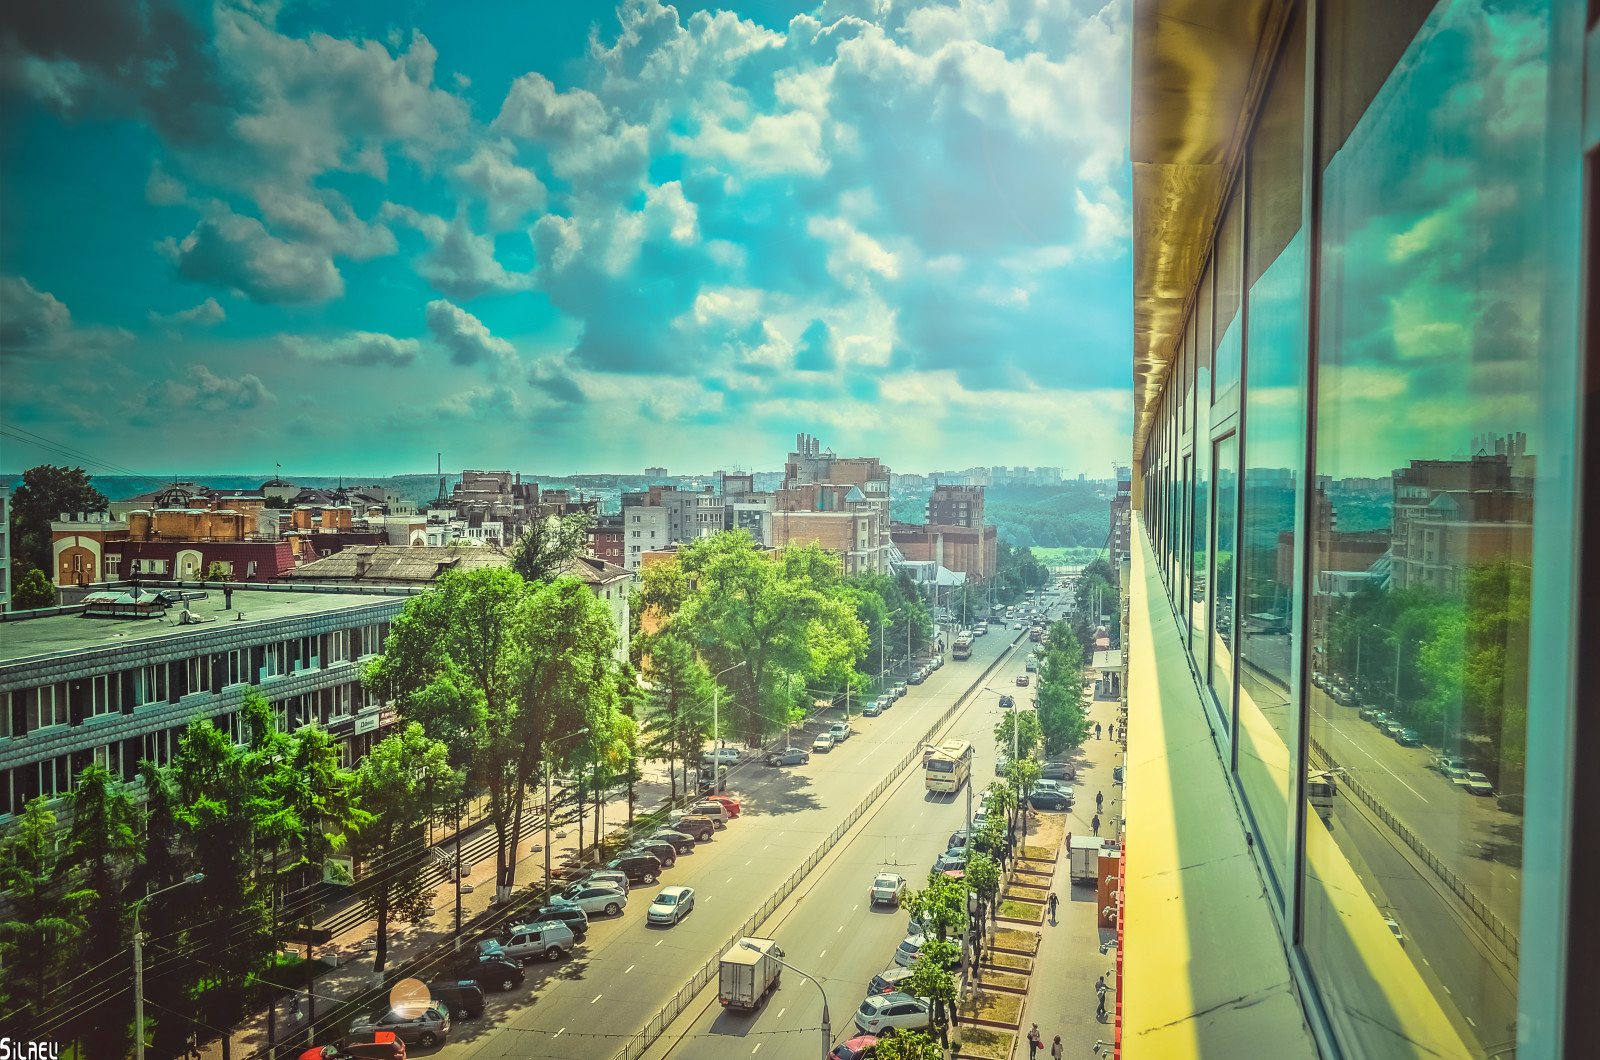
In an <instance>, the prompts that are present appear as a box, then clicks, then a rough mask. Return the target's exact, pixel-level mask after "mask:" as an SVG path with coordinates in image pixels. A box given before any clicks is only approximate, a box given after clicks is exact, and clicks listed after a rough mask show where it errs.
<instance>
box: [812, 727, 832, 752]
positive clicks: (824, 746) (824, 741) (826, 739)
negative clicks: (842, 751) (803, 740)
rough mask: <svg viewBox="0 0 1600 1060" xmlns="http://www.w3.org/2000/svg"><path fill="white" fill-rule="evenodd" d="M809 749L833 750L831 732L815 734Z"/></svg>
mask: <svg viewBox="0 0 1600 1060" xmlns="http://www.w3.org/2000/svg"><path fill="white" fill-rule="evenodd" d="M811 749H812V750H813V751H831V750H833V733H831V732H824V733H818V734H817V738H816V739H815V740H812V741H811Z"/></svg>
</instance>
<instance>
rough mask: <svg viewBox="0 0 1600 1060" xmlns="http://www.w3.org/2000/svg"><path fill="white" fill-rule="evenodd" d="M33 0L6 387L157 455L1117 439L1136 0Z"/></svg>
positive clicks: (194, 462)
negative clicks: (540, 0) (803, 440)
mask: <svg viewBox="0 0 1600 1060" xmlns="http://www.w3.org/2000/svg"><path fill="white" fill-rule="evenodd" d="M34 8H35V9H30V10H24V7H23V5H11V6H9V7H8V8H7V10H6V12H5V13H3V14H0V93H3V95H0V202H3V209H4V215H5V219H6V220H5V223H4V225H3V226H0V358H3V359H0V371H3V387H0V413H3V419H4V422H5V423H6V424H8V425H10V426H12V427H18V428H22V429H23V430H26V431H32V432H35V433H36V434H39V435H42V436H45V437H48V438H51V439H54V440H57V441H59V442H63V443H66V444H68V445H71V446H73V447H74V448H76V449H78V450H81V451H83V452H85V453H87V454H90V455H91V456H93V457H94V458H95V459H97V460H100V461H106V462H113V463H115V464H117V465H119V466H121V467H126V468H132V469H134V470H136V471H139V472H141V473H148V474H160V475H165V474H184V473H207V472H225V471H238V472H241V473H251V472H257V471H263V470H265V471H270V470H271V469H272V467H273V465H274V464H282V465H283V467H284V470H285V472H286V473H292V472H298V473H301V474H332V473H347V474H358V475H360V474H373V475H377V474H399V473H405V472H416V471H424V470H428V469H430V468H431V467H432V466H433V462H434V454H435V453H436V452H439V451H442V452H443V453H444V462H445V464H446V466H447V467H455V468H459V467H463V466H466V467H512V468H518V469H526V470H534V469H537V470H539V471H542V472H545V473H568V472H604V471H619V472H620V471H634V470H637V469H639V468H641V467H644V466H646V465H665V466H667V467H668V468H669V469H682V470H685V471H700V470H710V469H713V468H717V467H730V468H731V467H744V468H754V469H771V468H775V467H780V466H781V464H782V460H783V454H784V452H785V451H786V450H787V449H788V448H789V447H790V446H791V445H792V442H793V436H794V434H795V433H796V432H797V431H809V432H811V433H814V434H817V435H819V436H820V437H821V438H822V439H823V440H824V442H825V443H826V444H828V445H830V446H832V447H833V448H834V449H836V450H837V451H839V452H841V453H850V454H857V453H859V454H872V455H878V456H881V457H882V458H883V459H885V460H886V461H887V462H888V463H889V464H890V465H891V466H893V467H894V468H895V469H896V470H904V471H922V470H929V469H933V468H948V467H964V466H967V465H970V464H995V463H1004V464H1029V465H1035V464H1048V465H1059V466H1063V467H1066V468H1068V469H1069V470H1074V471H1076V470H1090V471H1095V470H1100V469H1104V468H1106V467H1107V466H1109V465H1110V463H1111V462H1112V461H1113V460H1115V459H1117V458H1118V457H1119V456H1122V457H1124V458H1125V454H1126V452H1127V447H1128V440H1127V439H1128V432H1129V429H1130V424H1131V407H1132V399H1131V346H1132V338H1131V307H1130V302H1131V266H1130V259H1129V253H1128V246H1127V233H1128V219H1129V218H1128V215H1129V207H1128V198H1129V167H1128V155H1127V124H1128V123H1127V114H1128V98H1127V92H1128V58H1129V36H1128V8H1127V4H1126V2H1125V0H1124V2H1114V3H1109V4H1102V3H1099V2H1094V0H1090V2H1072V0H1009V2H1008V0H997V2H993V3H986V2H961V0H956V2H942V3H936V2H925V0H913V2H909V3H900V2H890V0H846V2H842V3H835V2H833V0H828V2H826V3H823V4H822V5H820V6H814V7H806V6H802V5H799V4H794V5H788V4H780V3H776V2H772V0H762V2H758V3H748V4H740V5H738V6H737V9H736V10H730V9H726V8H721V7H716V6H704V7H702V6H693V5H685V6H681V7H676V8H675V7H672V6H668V5H664V4H660V3H657V2H656V0H639V2H633V3H627V4H623V5H621V6H615V5H612V4H591V5H583V4H567V5H562V4H533V3H526V2H523V3H511V2H491V0H454V2H450V3H440V2H430V0H411V2H409V3H393V2H384V3H380V2H365V3H348V2H340V0H317V2H303V3H292V2H285V3H279V2H274V0H222V2H219V3H216V4H214V5H209V6H208V5H204V4H188V3H178V2H175V0H153V2H151V3H148V4H145V5H130V4H127V3H124V2H122V0H78V2H75V3H63V4H55V5H34ZM4 445H5V448H4V450H3V451H0V453H3V455H0V467H3V468H4V469H6V470H12V471H15V470H20V469H21V468H23V467H27V466H31V465H32V464H34V463H38V462H41V461H42V460H44V459H47V458H49V454H48V453H46V452H44V451H42V450H34V449H32V448H30V447H29V446H26V445H23V444H19V443H17V442H16V441H14V440H13V439H12V438H9V437H8V438H6V439H5V441H4ZM92 470H101V469H100V468H94V469H92Z"/></svg>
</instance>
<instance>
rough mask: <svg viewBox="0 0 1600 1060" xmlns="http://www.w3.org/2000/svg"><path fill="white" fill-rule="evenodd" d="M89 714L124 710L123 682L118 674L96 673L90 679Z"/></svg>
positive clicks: (115, 712)
mask: <svg viewBox="0 0 1600 1060" xmlns="http://www.w3.org/2000/svg"><path fill="white" fill-rule="evenodd" d="M90 697H91V700H90V704H89V716H90V717H94V718H98V717H100V716H102V715H105V714H119V713H121V712H122V682H121V681H120V680H118V678H117V675H116V674H96V675H95V676H94V677H92V678H91V679H90Z"/></svg>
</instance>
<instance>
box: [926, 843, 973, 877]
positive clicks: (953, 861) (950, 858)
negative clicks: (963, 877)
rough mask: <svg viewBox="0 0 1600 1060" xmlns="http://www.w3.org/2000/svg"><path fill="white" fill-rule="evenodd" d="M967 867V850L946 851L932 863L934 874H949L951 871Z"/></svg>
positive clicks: (960, 848)
mask: <svg viewBox="0 0 1600 1060" xmlns="http://www.w3.org/2000/svg"><path fill="white" fill-rule="evenodd" d="M966 867H967V848H966V847H956V848H955V849H954V850H946V851H945V852H944V853H943V854H940V855H939V856H938V858H936V859H935V860H934V862H933V871H934V872H949V871H950V870H951V869H965V868H966Z"/></svg>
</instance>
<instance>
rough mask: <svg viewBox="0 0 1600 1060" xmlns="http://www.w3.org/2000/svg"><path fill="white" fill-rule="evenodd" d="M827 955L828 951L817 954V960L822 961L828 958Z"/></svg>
mask: <svg viewBox="0 0 1600 1060" xmlns="http://www.w3.org/2000/svg"><path fill="white" fill-rule="evenodd" d="M827 955H828V951H827V950H823V951H822V952H821V953H819V954H817V960H819V961H820V960H822V958H824V957H826V956H827Z"/></svg>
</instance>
